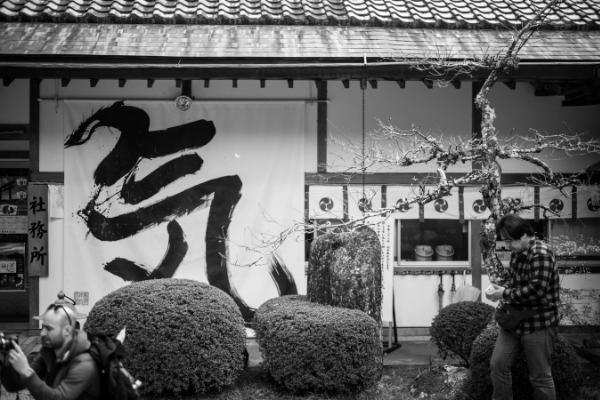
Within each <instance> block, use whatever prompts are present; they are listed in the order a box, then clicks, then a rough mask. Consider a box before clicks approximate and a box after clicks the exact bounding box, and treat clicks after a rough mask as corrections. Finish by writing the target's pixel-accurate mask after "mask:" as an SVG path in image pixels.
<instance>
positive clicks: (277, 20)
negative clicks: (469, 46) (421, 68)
mask: <svg viewBox="0 0 600 400" xmlns="http://www.w3.org/2000/svg"><path fill="white" fill-rule="evenodd" d="M545 3H546V0H0V20H4V21H52V22H103V23H146V24H150V23H184V24H191V23H193V24H310V25H362V26H365V25H371V26H396V27H435V28H439V27H443V28H492V27H499V26H506V25H509V26H515V25H516V26H518V25H521V24H522V23H523V22H524V21H527V20H528V19H529V18H530V17H531V16H533V15H534V13H535V12H536V10H538V9H540V8H541V7H543V6H544V4H545ZM547 21H548V24H549V25H551V26H552V27H558V28H568V29H573V28H576V29H581V28H585V29H600V0H565V1H563V2H562V3H561V4H560V6H559V7H558V9H557V10H556V11H555V12H554V13H553V14H552V15H550V16H549V18H548V20H547Z"/></svg>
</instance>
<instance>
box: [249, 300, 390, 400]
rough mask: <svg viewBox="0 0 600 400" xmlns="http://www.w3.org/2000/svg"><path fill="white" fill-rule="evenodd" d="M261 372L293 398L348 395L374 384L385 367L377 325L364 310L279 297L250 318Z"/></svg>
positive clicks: (263, 305)
mask: <svg viewBox="0 0 600 400" xmlns="http://www.w3.org/2000/svg"><path fill="white" fill-rule="evenodd" d="M254 321H255V328H256V334H257V339H258V343H259V346H260V349H261V352H262V354H263V358H264V363H263V368H265V369H266V370H267V371H268V372H269V374H270V375H271V377H272V378H273V380H274V381H275V382H276V383H277V384H279V385H281V386H282V387H284V388H286V389H287V390H290V391H292V392H296V393H305V392H325V393H349V392H353V393H354V392H356V391H360V390H362V389H364V388H365V387H368V386H370V385H372V384H373V383H375V382H377V381H378V380H379V379H380V377H381V372H382V368H383V348H382V344H381V340H380V339H379V328H378V324H377V323H376V322H375V320H373V318H371V317H369V316H368V315H367V314H365V313H364V312H362V311H359V310H351V309H347V308H340V307H331V306H326V305H321V304H317V303H311V302H309V301H307V300H306V298H305V297H304V296H283V297H278V298H275V299H271V300H268V301H266V302H265V303H264V304H262V305H261V306H260V307H259V309H258V310H257V312H256V315H255V316H254Z"/></svg>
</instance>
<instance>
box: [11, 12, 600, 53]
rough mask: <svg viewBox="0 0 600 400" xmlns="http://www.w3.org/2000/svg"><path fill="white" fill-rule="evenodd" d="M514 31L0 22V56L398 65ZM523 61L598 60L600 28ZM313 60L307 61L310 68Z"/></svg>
mask: <svg viewBox="0 0 600 400" xmlns="http://www.w3.org/2000/svg"><path fill="white" fill-rule="evenodd" d="M511 35H512V32H511V31H506V30H504V31H502V30H491V29H488V30H475V29H472V30H461V29H428V28H405V29H395V28H392V27H359V26H307V25H291V26H290V25H283V26H282V25H235V26H232V25H160V24H143V25H142V24H140V25H132V24H90V23H32V22H25V23H13V22H8V23H0V37H1V38H2V40H0V54H2V55H3V56H4V57H5V59H6V58H8V57H10V56H18V55H27V56H36V57H37V56H59V57H60V56H90V57H100V58H101V57H107V56H114V57H119V56H132V57H141V58H147V57H175V58H176V59H181V60H182V62H186V61H185V60H186V59H190V58H198V59H203V60H206V62H210V60H211V59H213V60H214V59H220V58H236V59H240V58H254V59H265V60H266V61H267V60H268V59H271V60H281V59H284V58H285V59H298V60H302V59H303V60H312V61H318V60H323V59H337V60H344V59H346V60H347V59H352V58H354V59H360V60H362V57H363V55H365V56H367V57H368V58H369V59H370V60H371V61H375V60H379V61H385V60H401V59H411V58H423V57H439V56H440V55H443V56H446V57H449V58H454V59H458V60H463V59H469V58H474V57H483V56H485V55H495V54H496V53H497V52H499V51H501V50H502V49H504V48H505V46H506V45H507V43H509V40H510V38H511ZM519 57H520V58H521V60H522V61H569V62H573V61H578V62H580V61H586V62H587V61H591V62H595V63H598V62H600V30H594V31H583V32H582V31H572V30H545V31H540V32H537V33H536V35H535V37H533V38H532V39H531V40H530V41H529V42H528V43H527V45H526V46H525V47H524V48H523V49H522V50H521V52H520V53H519ZM312 61H311V62H312Z"/></svg>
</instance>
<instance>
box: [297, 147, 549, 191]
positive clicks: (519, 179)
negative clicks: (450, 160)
mask: <svg viewBox="0 0 600 400" xmlns="http://www.w3.org/2000/svg"><path fill="white" fill-rule="evenodd" d="M317 141H318V139H317ZM317 151H318V149H317ZM447 175H448V179H458V178H461V177H463V176H464V174H463V173H458V172H453V173H448V174H447ZM430 178H431V175H430V174H426V173H412V172H375V173H367V174H365V175H364V183H365V184H369V185H414V184H415V182H420V181H423V180H425V179H430ZM541 178H542V175H541V174H532V173H504V174H502V184H503V185H524V184H527V183H529V184H531V182H532V180H531V179H541ZM362 180H363V176H362V174H355V175H353V176H348V175H344V174H342V173H335V172H326V171H322V172H318V171H317V172H316V173H313V172H307V173H305V174H304V183H305V184H307V185H347V184H362V183H363V182H362ZM472 186H477V187H478V186H480V184H477V183H474V184H473V185H472Z"/></svg>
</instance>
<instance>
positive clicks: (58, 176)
mask: <svg viewBox="0 0 600 400" xmlns="http://www.w3.org/2000/svg"><path fill="white" fill-rule="evenodd" d="M29 179H30V180H31V181H32V182H45V183H64V181H65V174H64V172H34V173H31V174H30V176H29Z"/></svg>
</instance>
